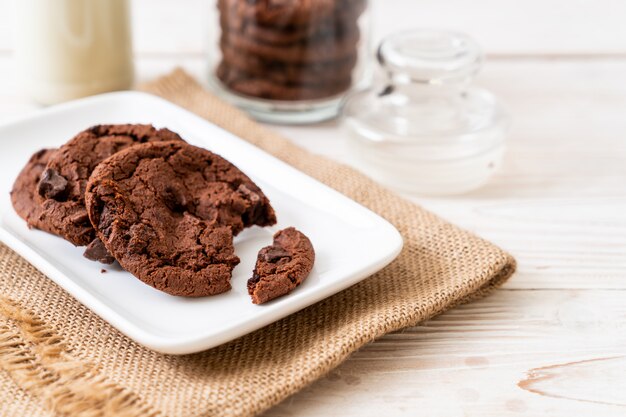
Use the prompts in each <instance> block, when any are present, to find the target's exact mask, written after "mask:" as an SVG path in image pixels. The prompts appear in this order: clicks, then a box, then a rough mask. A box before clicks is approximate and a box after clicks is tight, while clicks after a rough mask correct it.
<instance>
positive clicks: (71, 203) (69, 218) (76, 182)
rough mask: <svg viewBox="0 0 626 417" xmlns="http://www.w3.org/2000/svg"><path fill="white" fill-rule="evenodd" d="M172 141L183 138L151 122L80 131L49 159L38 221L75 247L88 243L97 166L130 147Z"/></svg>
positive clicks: (40, 191) (93, 234)
mask: <svg viewBox="0 0 626 417" xmlns="http://www.w3.org/2000/svg"><path fill="white" fill-rule="evenodd" d="M171 140H178V141H182V139H181V138H180V136H178V135H177V134H176V133H174V132H172V131H170V130H168V129H158V130H157V129H155V128H154V127H153V126H150V125H101V126H94V127H91V128H89V129H87V130H85V131H83V132H81V133H79V134H78V135H77V136H75V137H74V138H73V139H71V140H70V141H69V142H67V143H66V144H65V145H63V146H61V148H59V150H58V151H57V152H56V153H55V154H54V155H53V156H52V157H51V158H50V160H49V161H48V164H47V166H46V169H45V171H44V172H43V174H42V178H41V180H40V182H39V186H38V195H39V197H40V198H41V210H40V211H39V212H38V218H37V222H38V223H39V224H42V225H45V227H46V228H47V230H49V231H51V232H52V233H55V234H57V235H59V236H61V237H63V238H65V239H67V240H68V241H70V242H72V243H73V244H74V245H76V246H85V245H88V244H89V243H90V242H91V241H92V240H93V239H94V237H95V232H94V229H93V227H92V226H91V223H90V222H89V218H88V216H87V211H86V209H85V204H84V193H85V187H86V185H87V180H88V179H89V175H91V172H92V171H93V170H94V168H95V167H96V166H97V165H98V164H99V163H100V162H101V161H102V160H104V159H106V158H108V157H109V156H111V155H113V154H115V153H116V152H119V151H120V150H122V149H125V148H128V147H129V146H133V145H137V144H139V143H145V142H160V141H171Z"/></svg>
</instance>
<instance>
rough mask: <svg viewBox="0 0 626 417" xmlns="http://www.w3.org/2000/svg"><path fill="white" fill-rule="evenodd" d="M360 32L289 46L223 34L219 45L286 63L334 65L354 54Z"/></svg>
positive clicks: (239, 35)
mask: <svg viewBox="0 0 626 417" xmlns="http://www.w3.org/2000/svg"><path fill="white" fill-rule="evenodd" d="M358 41H359V32H358V31H357V32H355V33H352V34H350V36H347V37H330V38H320V39H315V40H312V41H309V42H302V43H295V44H292V45H280V46H274V45H270V44H266V43H263V42H257V41H255V40H254V39H251V38H249V37H246V36H244V35H241V34H239V33H236V32H223V33H222V39H221V44H222V45H228V46H230V47H232V48H234V49H236V50H239V51H241V53H243V54H252V55H254V56H258V57H260V58H263V59H266V60H269V61H276V62H281V63H287V64H308V63H316V62H333V61H336V60H342V59H345V58H346V57H348V56H350V55H354V54H356V49H357V46H356V45H357V43H358Z"/></svg>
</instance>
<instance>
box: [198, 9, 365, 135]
mask: <svg viewBox="0 0 626 417" xmlns="http://www.w3.org/2000/svg"><path fill="white" fill-rule="evenodd" d="M216 1H217V9H218V13H217V18H218V20H219V22H218V23H216V25H215V27H219V30H216V31H214V33H213V34H212V36H211V42H210V48H211V49H210V51H209V52H210V57H209V80H210V83H211V84H212V86H213V87H214V89H215V90H217V91H218V93H220V95H222V96H223V97H224V98H226V99H227V100H228V101H230V102H232V103H233V104H235V105H237V106H239V107H241V108H242V109H244V110H246V111H247V112H248V113H250V114H251V115H252V116H253V117H255V118H257V119H260V120H263V121H270V122H280V123H310V122H316V121H321V120H324V119H329V118H332V117H335V116H336V115H337V114H338V112H339V107H340V103H341V101H342V99H343V98H344V97H345V95H346V94H347V93H348V92H349V91H353V90H355V89H363V88H365V87H366V86H367V85H368V84H369V81H370V78H371V70H370V68H369V66H368V59H367V57H368V52H369V32H370V31H369V13H368V0H216Z"/></svg>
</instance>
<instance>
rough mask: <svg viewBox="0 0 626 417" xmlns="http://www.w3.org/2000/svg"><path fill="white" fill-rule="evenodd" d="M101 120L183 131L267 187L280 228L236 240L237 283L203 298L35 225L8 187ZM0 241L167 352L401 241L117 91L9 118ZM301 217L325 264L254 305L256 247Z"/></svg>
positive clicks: (242, 322)
mask: <svg viewBox="0 0 626 417" xmlns="http://www.w3.org/2000/svg"><path fill="white" fill-rule="evenodd" d="M103 123H151V124H153V125H155V126H157V127H168V128H170V129H172V130H174V131H176V132H178V133H179V134H180V135H181V136H182V137H183V138H184V139H185V140H187V141H188V142H189V143H191V144H193V145H196V146H201V147H204V148H207V149H209V150H211V151H213V152H216V153H218V154H220V155H222V156H223V157H225V158H227V159H228V160H230V161H231V162H233V163H234V164H235V165H237V166H238V167H239V168H240V169H241V170H243V171H244V172H245V173H246V174H248V175H249V176H250V177H251V178H252V180H253V181H255V182H256V183H257V184H258V185H259V186H260V187H261V188H262V189H263V191H264V192H265V194H267V196H268V197H269V199H270V201H271V202H272V205H273V207H274V209H275V210H276V213H277V216H278V224H277V225H276V226H274V227H272V228H266V229H261V228H259V227H254V228H251V229H247V230H245V231H243V232H242V233H240V234H239V236H237V237H236V238H235V249H236V253H237V255H238V256H239V257H240V258H241V263H240V264H239V265H238V266H237V267H236V268H235V271H234V273H233V278H232V285H233V289H232V290H231V291H229V292H228V293H226V294H221V295H217V296H213V297H204V298H195V299H191V298H182V297H173V296H170V295H167V294H164V293H162V292H159V291H157V290H155V289H153V288H151V287H149V286H147V285H145V284H143V283H142V282H141V281H139V280H138V279H135V278H134V277H133V276H132V275H131V274H130V273H128V272H126V271H124V270H122V269H121V268H119V266H109V267H105V268H106V269H107V273H106V274H103V273H101V271H100V270H101V268H102V265H100V264H98V263H96V262H90V261H88V260H87V259H85V258H83V256H82V252H83V248H77V247H74V246H72V244H70V243H68V242H66V241H64V240H62V239H61V238H59V237H56V236H52V235H49V234H47V233H44V232H41V231H38V230H29V229H28V228H27V227H26V223H25V222H24V221H23V220H22V219H21V218H19V217H18V216H17V214H16V213H15V211H14V210H13V208H12V206H11V201H10V197H9V191H10V189H11V186H12V183H13V181H14V179H15V177H16V176H17V174H18V172H19V171H20V169H21V168H22V166H23V165H24V164H25V163H26V161H27V160H28V158H29V157H30V155H31V154H33V153H34V152H35V151H37V150H39V149H41V148H47V147H59V146H60V145H62V144H63V143H64V142H66V141H67V140H68V139H70V138H71V137H73V136H74V135H75V134H76V133H77V132H79V131H81V130H83V129H85V128H87V127H89V126H91V125H95V124H103ZM0 166H1V167H2V172H3V175H2V176H0V216H1V217H0V239H1V240H2V241H3V242H4V243H5V244H7V245H8V246H10V247H11V248H12V249H13V250H15V251H16V252H17V253H19V254H20V255H22V256H23V257H24V258H26V259H27V260H28V261H29V262H31V263H32V264H33V265H34V266H35V267H36V268H38V269H39V270H40V271H41V272H43V273H44V274H46V275H47V276H48V277H50V278H51V279H52V280H53V281H54V282H56V283H57V284H58V285H60V286H61V287H63V288H64V289H65V290H67V291H68V292H69V293H70V294H71V295H72V296H74V297H75V298H76V299H77V300H79V301H80V302H81V303H83V304H84V305H85V306H87V307H88V308H90V309H91V310H93V311H94V312H95V313H96V314H98V315H99V316H100V317H102V318H103V319H104V320H106V321H107V322H109V323H110V324H111V325H113V326H115V327H116V328H117V329H119V330H120V331H121V332H123V333H124V334H126V335H127V336H128V337H130V338H132V339H134V340H135V341H137V342H139V343H141V344H143V345H145V346H147V347H149V348H151V349H154V350H157V351H160V352H164V353H171V354H185V353H192V352H197V351H200V350H204V349H208V348H211V347H213V346H217V345H219V344H222V343H225V342H227V341H229V340H232V339H234V338H237V337H239V336H242V335H244V334H246V333H249V332H251V331H253V330H256V329H259V328H260V327H263V326H265V325H267V324H269V323H272V322H274V321H276V320H279V319H281V318H283V317H285V316H287V315H289V314H292V313H294V312H296V311H298V310H300V309H302V308H304V307H306V306H308V305H311V304H313V303H315V302H317V301H319V300H322V299H323V298H325V297H328V296H330V295H332V294H334V293H336V292H338V291H341V290H343V289H345V288H347V287H349V286H350V285H353V284H355V283H357V282H358V281H360V280H362V279H364V278H366V277H367V276H369V275H371V274H373V273H374V272H376V271H378V270H379V269H381V268H383V267H384V266H385V265H387V264H388V263H389V262H391V261H392V260H393V259H394V258H395V257H396V256H397V255H398V253H399V252H400V249H401V248H402V238H401V237H400V234H399V233H398V231H397V230H396V229H395V228H394V227H393V226H392V225H391V224H389V223H388V222H387V221H385V220H384V219H382V218H381V217H379V216H377V215H376V214H374V213H372V212H371V211H369V210H367V209H366V208H364V207H362V206H360V205H358V204H357V203H355V202H354V201H352V200H350V199H348V198H346V197H345V196H343V195H342V194H340V193H338V192H336V191H334V190H332V189H330V188H329V187H327V186H325V185H323V184H321V183H319V182H317V181H316V180H314V179H312V178H310V177H308V176H306V175H304V174H303V173H301V172H299V171H297V170H296V169H294V168H292V167H290V166H289V165H287V164H285V163H283V162H281V161H279V160H278V159H276V158H274V157H273V156H271V155H269V154H267V153H265V152H263V151H261V150H260V149H258V148H256V147H254V146H252V145H251V144H249V143H247V142H246V141H244V140H242V139H240V138H238V137H236V136H234V135H232V134H231V133H229V132H227V131H225V130H223V129H221V128H219V127H217V126H215V125H213V124H211V123H209V122H207V121H206V120H204V119H201V118H200V117H197V116H196V115H194V114H192V113H190V112H188V111H186V110H184V109H182V108H180V107H178V106H175V105H173V104H171V103H169V102H167V101H165V100H162V99H160V98H157V97H154V96H151V95H147V94H143V93H136V92H122V93H111V94H105V95H101V96H96V97H91V98H87V99H83V100H78V101H75V102H72V103H68V104H64V105H60V106H56V107H51V108H48V109H46V110H43V111H40V112H39V113H37V114H35V115H33V116H31V117H28V118H25V119H22V120H19V121H16V122H13V123H9V124H5V125H3V126H0ZM288 226H295V227H296V228H298V229H300V230H301V231H302V232H304V233H305V234H306V235H308V236H309V238H310V239H311V241H312V242H313V245H314V247H315V251H316V255H317V258H316V263H315V266H314V268H313V271H312V272H311V275H310V276H309V277H308V279H307V280H306V281H305V282H304V283H303V284H302V285H301V286H300V287H298V288H297V289H296V290H295V291H294V292H293V293H291V294H290V295H288V296H285V297H282V298H279V299H277V300H274V301H272V302H270V303H267V304H265V305H261V306H257V305H254V304H252V302H251V301H250V297H249V296H248V294H247V290H246V281H247V279H248V278H249V277H250V276H251V275H252V270H253V268H254V263H255V260H256V255H257V252H258V251H259V249H261V247H263V246H266V245H268V244H270V243H271V241H272V234H273V233H274V232H275V231H277V230H279V229H282V228H284V227H288Z"/></svg>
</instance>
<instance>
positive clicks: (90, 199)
mask: <svg viewBox="0 0 626 417" xmlns="http://www.w3.org/2000/svg"><path fill="white" fill-rule="evenodd" d="M85 202H86V206H87V210H88V212H89V218H90V219H91V222H92V224H94V225H95V227H96V230H97V234H98V237H99V238H100V239H101V240H102V242H103V243H104V245H105V246H106V248H107V249H108V251H109V252H110V253H111V254H112V255H113V256H114V257H115V258H116V259H117V260H118V262H119V263H120V265H121V266H122V267H123V268H124V269H126V270H128V271H129V272H131V273H132V274H133V275H135V276H136V277H137V278H139V279H140V280H141V281H143V282H144V283H146V284H148V285H151V286H152V287H154V288H156V289H158V290H161V291H164V292H166V293H168V294H172V295H179V296H188V297H200V296H206V295H213V294H219V293H221V292H224V291H227V290H228V289H230V277H231V274H232V270H233V268H234V267H235V265H237V264H238V263H239V258H238V257H237V256H236V255H235V253H234V247H233V241H232V239H233V235H234V234H236V233H238V232H239V231H240V230H241V229H243V228H244V227H247V226H251V225H260V226H266V225H271V224H274V223H275V222H276V217H275V214H274V210H273V209H272V207H271V205H270V204H269V200H268V199H267V197H266V196H265V195H264V194H263V192H262V191H261V190H260V189H259V187H258V186H256V184H254V183H253V182H252V180H250V178H248V177H247V176H246V175H245V174H243V173H242V172H241V171H240V170H239V169H237V168H236V167H235V166H234V165H232V164H231V163H230V162H228V161H226V160H225V159H223V158H221V157H220V156H218V155H216V154H214V153H212V152H209V151H207V150H205V149H201V148H197V147H195V146H191V145H188V144H186V143H182V142H165V143H156V142H155V143H146V144H142V145H138V146H134V147H130V148H127V149H125V150H123V151H121V152H119V153H117V154H115V155H113V156H111V157H110V158H108V159H106V160H105V161H103V162H102V163H100V164H99V165H98V167H97V168H96V169H95V170H94V172H93V174H92V175H91V178H90V180H89V183H88V184H87V189H86V192H85Z"/></svg>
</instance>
